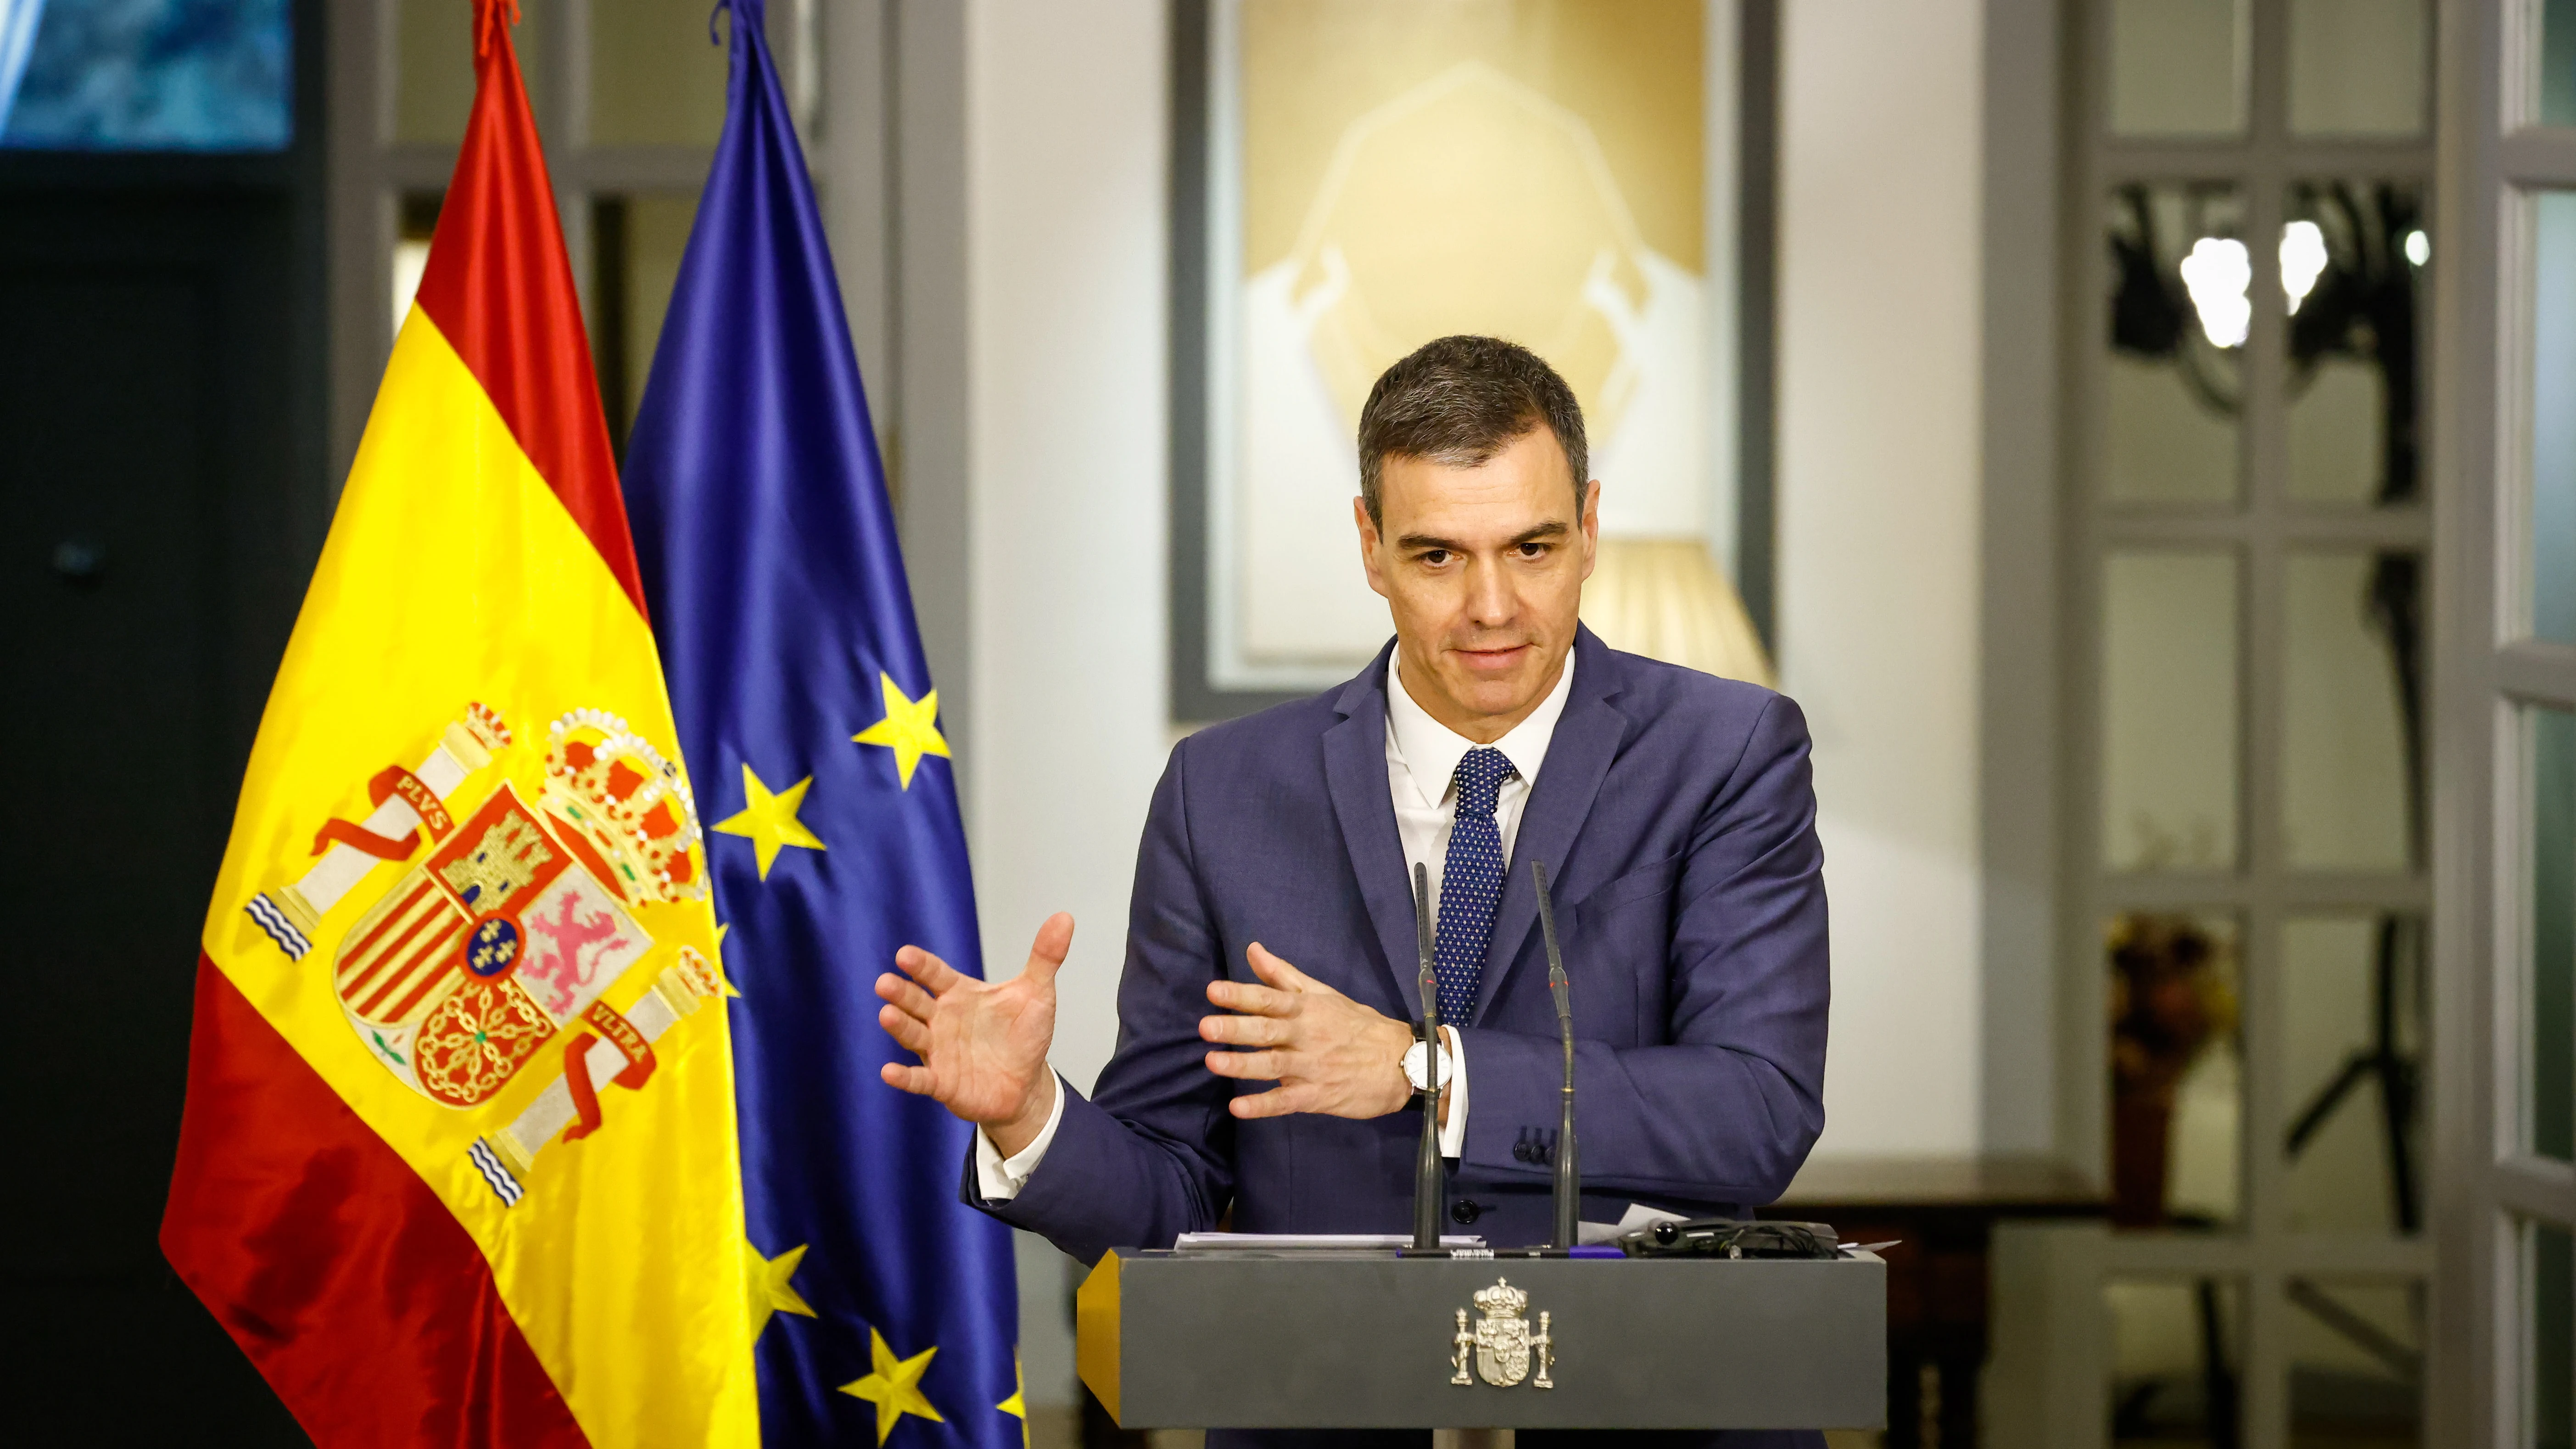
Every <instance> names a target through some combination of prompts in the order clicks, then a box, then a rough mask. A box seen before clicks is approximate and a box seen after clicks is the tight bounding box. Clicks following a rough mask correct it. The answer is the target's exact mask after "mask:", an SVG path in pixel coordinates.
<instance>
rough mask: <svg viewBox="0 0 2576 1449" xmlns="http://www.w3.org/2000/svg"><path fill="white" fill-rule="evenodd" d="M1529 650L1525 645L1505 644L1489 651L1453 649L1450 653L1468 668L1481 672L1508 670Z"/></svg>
mask: <svg viewBox="0 0 2576 1449" xmlns="http://www.w3.org/2000/svg"><path fill="white" fill-rule="evenodd" d="M1529 648H1530V646H1529V645H1527V644H1506V645H1502V646H1500V647H1496V648H1490V649H1454V650H1451V651H1450V652H1451V653H1453V654H1456V655H1457V656H1458V657H1459V658H1460V659H1461V660H1463V661H1465V663H1466V665H1467V667H1468V668H1470V669H1474V670H1480V671H1481V670H1492V669H1508V668H1510V667H1511V666H1512V665H1514V664H1517V663H1519V662H1520V657H1521V655H1522V654H1523V653H1525V652H1526V651H1527V650H1528V649H1529Z"/></svg>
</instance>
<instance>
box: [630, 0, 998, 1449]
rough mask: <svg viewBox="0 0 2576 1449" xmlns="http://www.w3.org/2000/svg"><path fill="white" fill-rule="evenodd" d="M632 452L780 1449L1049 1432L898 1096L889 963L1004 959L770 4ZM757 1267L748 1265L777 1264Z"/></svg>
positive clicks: (941, 1156) (944, 1142) (746, 18)
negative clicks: (879, 983) (1034, 1415)
mask: <svg viewBox="0 0 2576 1449" xmlns="http://www.w3.org/2000/svg"><path fill="white" fill-rule="evenodd" d="M729 8H730V9H731V10H732V12H733V17H732V18H733V25H732V30H733V39H732V81H731V94H730V101H729V109H728V111H727V114H726V118H725V128H724V134H723V138H722V139H721V140H720V141H719V142H718V144H717V149H716V160H715V169H714V171H713V172H712V173H711V174H710V175H709V177H708V179H707V187H706V191H705V194H704V196H703V197H702V199H701V200H700V201H699V203H698V213H697V221H696V225H695V227H694V229H693V230H692V232H691V233H690V237H689V245H688V250H687V252H686V254H685V256H684V258H683V260H682V262H681V264H680V275H679V281H678V284H677V286H676V287H675V289H674V290H673V293H672V296H671V306H670V311H669V314H668V317H667V319H666V320H665V321H664V323H663V326H662V335H661V341H660V344H659V346H658V348H657V350H656V352H655V355H654V359H653V370H652V375H651V377H650V379H649V380H648V381H647V383H646V385H645V389H644V396H643V400H642V405H641V407H640V409H639V411H638V413H637V417H636V422H635V429H634V435H633V438H632V440H631V443H630V445H629V448H628V451H627V457H626V466H625V478H626V507H627V516H628V518H629V519H630V520H631V522H632V525H633V528H634V534H635V549H636V554H637V557H638V560H639V561H640V562H641V564H642V566H643V574H644V587H645V595H646V598H647V600H648V601H649V603H650V605H651V608H652V614H653V626H654V633H655V635H656V637H657V638H658V639H659V640H660V642H661V647H662V659H663V663H664V665H665V666H666V668H667V669H668V670H669V672H670V688H671V703H672V707H673V709H674V711H675V713H676V714H677V716H678V718H679V728H680V744H681V748H682V749H683V751H684V752H685V754H686V757H687V759H688V764H689V771H690V775H691V778H692V780H693V781H694V784H695V788H696V789H697V791H698V809H699V814H700V817H701V818H702V819H704V820H706V821H707V822H709V825H708V830H709V834H708V836H707V859H708V861H709V863H710V867H711V869H712V873H713V876H714V886H715V898H716V909H717V918H718V920H719V921H720V922H722V923H723V925H724V927H725V928H726V934H725V936H724V938H723V958H724V967H725V970H726V972H727V974H728V976H729V977H730V979H731V981H732V983H733V984H734V986H735V987H737V988H738V989H739V991H740V993H741V995H740V998H739V999H737V1000H735V1001H734V1002H733V1003H732V1004H731V1011H732V1024H733V1043H734V1070H735V1073H736V1087H735V1096H736V1102H737V1104H738V1110H739V1115H740V1120H741V1131H742V1165H743V1192H744V1195H745V1198H746V1202H745V1207H746V1208H747V1210H748V1211H747V1221H748V1226H749V1230H750V1235H751V1243H750V1246H749V1251H750V1252H753V1253H756V1254H757V1255H758V1262H756V1263H754V1264H753V1267H754V1268H755V1270H756V1272H757V1274H758V1281H757V1283H756V1285H755V1292H754V1297H753V1304H752V1311H753V1314H754V1317H755V1319H758V1318H760V1317H761V1316H762V1315H763V1314H764V1313H765V1314H766V1321H765V1322H763V1323H761V1324H760V1325H759V1330H758V1331H759V1337H758V1339H757V1341H756V1351H757V1356H758V1360H759V1367H760V1411H761V1425H762V1436H763V1439H764V1441H765V1442H766V1443H768V1444H771V1445H803V1444H856V1445H865V1444H869V1443H872V1442H873V1443H878V1444H886V1445H890V1446H892V1449H902V1446H906V1445H913V1446H927V1445H931V1444H960V1445H964V1444H973V1445H991V1446H999V1445H1005V1444H1010V1445H1018V1444H1022V1443H1024V1435H1023V1429H1024V1422H1025V1421H1024V1418H1023V1417H1022V1416H1021V1400H1020V1397H1019V1384H1018V1370H1017V1364H1016V1356H1015V1347H1014V1345H1015V1342H1016V1339H1017V1336H1018V1307H1017V1302H1016V1299H1017V1292H1016V1287H1015V1283H1014V1279H1013V1276H1012V1266H1011V1243H1010V1234H1009V1230H1008V1229H1006V1228H1004V1227H1002V1226H1001V1225H1000V1224H999V1223H996V1222H994V1221H993V1220H991V1219H989V1218H987V1217H985V1216H983V1215H982V1214H980V1213H977V1212H974V1211H973V1210H971V1209H969V1208H967V1207H966V1206H964V1205H963V1204H961V1203H960V1202H959V1201H958V1195H957V1194H958V1183H959V1180H960V1174H961V1172H962V1170H963V1165H964V1163H965V1161H966V1157H967V1150H968V1146H969V1137H968V1129H967V1128H966V1127H965V1125H964V1124H962V1123H960V1122H958V1121H957V1120H956V1119H954V1118H952V1117H950V1116H949V1115H948V1114H947V1112H945V1111H944V1110H942V1109H941V1108H940V1107H939V1106H938V1105H937V1104H936V1103H934V1102H932V1101H930V1100H928V1099H926V1098H919V1097H912V1096H908V1095H906V1094H904V1093H902V1092H898V1091H896V1090H895V1089H894V1088H892V1087H889V1086H887V1085H885V1083H884V1082H883V1081H881V1080H880V1079H879V1078H878V1075H877V1069H878V1067H879V1066H880V1065H881V1064H882V1063H884V1062H886V1061H889V1060H893V1059H896V1058H897V1057H898V1056H900V1059H901V1060H904V1061H906V1062H909V1061H911V1060H912V1058H911V1057H910V1055H909V1054H903V1053H901V1049H900V1048H898V1047H896V1046H895V1045H894V1043H893V1042H892V1041H891V1040H890V1039H889V1038H888V1037H887V1036H886V1034H885V1032H884V1031H883V1029H881V1028H880V1027H879V1026H878V1025H877V1021H876V1013H877V1005H878V1002H877V999H876V997H875V994H874V986H873V983H874V982H875V980H876V977H877V975H878V973H880V972H882V971H885V970H888V969H891V967H892V965H893V961H894V953H895V949H896V948H897V947H899V946H902V945H904V944H906V943H912V944H917V945H920V946H923V947H925V948H927V949H929V950H931V951H934V952H936V953H938V954H939V955H940V956H941V957H943V958H944V959H946V960H947V961H948V963H949V964H951V965H953V966H955V967H956V968H957V969H958V970H960V971H964V972H967V973H969V974H971V975H979V976H980V975H981V974H982V970H983V968H982V957H981V952H980V950H979V948H978V945H977V940H976V929H975V900H974V886H973V882H972V880H971V878H970V877H969V875H968V872H967V862H966V837H965V830H964V827H963V825H962V823H961V822H960V819H959V816H958V808H957V786H956V779H955V777H954V776H953V775H951V774H950V764H949V759H948V751H949V747H948V744H947V742H946V740H945V739H944V737H943V736H942V734H941V731H940V726H939V722H938V714H937V710H938V696H937V694H936V693H935V691H934V689H933V687H932V681H931V678H930V671H929V667H928V665H927V664H926V663H925V662H924V660H923V657H922V652H921V638H920V634H919V632H918V630H917V629H916V628H915V626H914V622H913V615H912V600H911V595H910V593H909V592H908V590H907V585H906V583H905V579H904V566H903V557H902V554H901V552H900V550H899V548H898V546H897V542H896V538H895V529H894V517H893V511H892V508H891V506H890V504H889V502H888V499H887V495H886V486H885V476H884V473H883V470H882V468H881V467H880V465H879V462H878V458H877V451H876V443H875V436H874V434H873V433H872V432H871V431H870V428H869V424H868V407H867V400H866V398H865V396H864V395H863V394H862V393H861V391H860V386H859V371H858V364H857V360H856V358H855V357H854V356H853V354H852V352H851V348H850V336H849V327H848V323H847V321H846V319H845V318H844V316H843V314H842V310H841V294H840V289H839V286H838V284H837V282H836V281H835V279H834V276H833V271H832V261H831V255H830V252H829V250H828V248H827V246H826V243H825V240H824V235H823V227H822V223H821V219H820V217H819V215H818V214H817V212H816V210H815V206H814V195H813V188H812V184H811V182H810V180H809V178H808V177H807V174H806V170H805V158H804V153H803V151H802V149H801V148H800V147H799V146H798V144H797V141H796V133H795V130H794V127H793V126H792V125H791V124H790V119H789V117H790V113H789V111H788V108H787V102H786V99H785V97H784V95H783V94H782V92H781V90H780V87H779V82H778V73H777V68H776V66H775V65H774V64H773V62H772V61H771V58H770V54H769V50H768V47H767V44H766V42H765V40H764V39H763V36H762V32H761V6H760V4H759V3H758V0H731V4H730V7H729ZM747 1261H748V1260H747Z"/></svg>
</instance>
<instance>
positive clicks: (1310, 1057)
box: [1199, 941, 1414, 1117]
mask: <svg viewBox="0 0 2576 1449" xmlns="http://www.w3.org/2000/svg"><path fill="white" fill-rule="evenodd" d="M1243 954H1244V959H1245V960H1246V961H1248V962H1249V963H1251V966H1252V974H1253V975H1255V976H1258V977H1260V978H1261V980H1262V981H1263V983H1265V984H1263V985H1260V986H1254V985H1251V984H1249V983H1247V982H1241V981H1212V982H1209V983H1208V990H1207V994H1208V1000H1210V1001H1212V1002H1214V1003H1216V1004H1217V1005H1218V1006H1220V1007H1223V1008H1224V1009H1226V1010H1228V1011H1232V1012H1238V1013H1240V1014H1239V1015H1235V1016H1209V1017H1202V1018H1200V1020H1199V1035H1200V1036H1201V1037H1203V1038H1205V1039H1206V1040H1208V1041H1212V1042H1217V1043H1220V1044H1222V1045H1225V1046H1238V1047H1251V1048H1254V1050H1252V1051H1214V1052H1209V1053H1208V1054H1207V1068H1208V1070H1209V1071H1211V1072H1214V1073H1216V1074H1217V1075H1218V1076H1220V1077H1234V1078H1237V1079H1239V1080H1242V1081H1249V1082H1277V1083H1278V1084H1279V1085H1278V1086H1276V1087H1273V1088H1271V1089H1270V1090H1269V1091H1267V1092H1261V1093H1257V1094H1255V1095H1252V1096H1244V1097H1237V1098H1235V1099H1234V1100H1233V1101H1232V1102H1231V1103H1229V1104H1227V1105H1228V1109H1229V1110H1231V1111H1232V1112H1233V1113H1234V1115H1235V1116H1237V1117H1284V1116H1286V1115H1288V1114H1289V1113H1291V1112H1319V1113H1322V1114H1323V1115H1325V1116H1328V1117H1383V1116H1385V1115H1386V1114H1387V1113H1389V1112H1393V1111H1395V1110H1397V1109H1398V1108H1400V1107H1402V1106H1404V1105H1405V1103H1407V1102H1409V1101H1411V1100H1412V1099H1413V1087H1412V1084H1410V1083H1409V1082H1407V1081H1406V1080H1405V1077H1404V1051H1405V1048H1407V1047H1409V1046H1411V1045H1412V1044H1413V1041H1414V1032H1413V1028H1412V1027H1411V1026H1409V1025H1407V1024H1406V1023H1404V1022H1401V1021H1397V1020H1395V1019H1394V1018H1392V1017H1387V1016H1381V1015H1379V1014H1378V1013H1377V1012H1374V1011H1371V1010H1370V1009H1368V1008H1367V1007H1365V1006H1362V1005H1360V1004H1359V1003H1358V1002H1356V1001H1353V1000H1351V999H1350V998H1349V997H1347V996H1344V995H1343V994H1342V993H1340V992H1338V991H1335V990H1334V989H1333V988H1331V987H1329V986H1326V985H1325V984H1324V983H1322V982H1320V981H1317V980H1315V979H1314V978H1312V977H1310V976H1308V975H1307V974H1306V973H1304V972H1302V971H1300V970H1298V969H1297V968H1296V967H1294V966H1291V965H1289V964H1288V963H1287V962H1285V961H1282V960H1280V959H1279V958H1278V957H1276V956H1274V955H1272V954H1270V952H1268V951H1267V950H1264V949H1263V948H1262V946H1261V944H1260V943H1259V942H1257V941H1256V942H1254V943H1253V944H1252V946H1251V947H1250V948H1249V949H1247V950H1246V951H1245V952H1244V953H1243Z"/></svg>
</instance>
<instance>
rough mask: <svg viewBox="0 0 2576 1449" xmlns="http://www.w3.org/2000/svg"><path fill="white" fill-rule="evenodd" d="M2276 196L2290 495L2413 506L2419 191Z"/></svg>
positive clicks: (2305, 188)
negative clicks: (2280, 209) (2286, 344)
mask: <svg viewBox="0 0 2576 1449" xmlns="http://www.w3.org/2000/svg"><path fill="white" fill-rule="evenodd" d="M2287 202H2288V211H2287V213H2286V215H2287V217H2288V220H2287V221H2286V222H2285V224H2284V225H2283V226H2282V229H2281V241H2280V261H2281V285H2282V288H2283V291H2284V292H2285V294H2286V295H2285V297H2284V300H2285V301H2286V302H2287V303H2288V305H2289V309H2290V348H2289V353H2290V355H2289V369H2290V370H2289V383H2288V387H2287V388H2286V390H2285V391H2286V393H2287V395H2288V401H2289V464H2290V473H2289V494H2290V496H2291V497H2292V498H2295V499H2298V500H2299V501H2301V502H2307V503H2344V504H2356V505H2373V504H2375V505H2378V506H2381V507H2394V506H2399V505H2404V504H2410V503H2414V502H2416V501H2418V500H2419V499H2420V498H2421V496H2422V494H2421V491H2420V485H2421V481H2422V473H2421V467H2422V464H2421V460H2420V455H2419V447H2418V427H2417V420H2418V418H2419V417H2420V416H2421V402H2422V386H2421V382H2420V374H2419V373H2418V371H2417V368H2418V365H2419V359H2420V357H2421V353H2420V352H2419V350H2418V338H2419V337H2421V336H2422V335H2423V331H2424V320H2425V319H2424V313H2423V308H2424V305H2425V303H2426V302H2427V301H2428V300H2429V294H2430V292H2431V290H2432V289H2431V287H2430V285H2429V280H2430V279H2429V275H2428V273H2427V272H2426V270H2425V268H2426V265H2427V264H2428V263H2429V262H2430V261H2431V260H2432V256H2433V243H2432V238H2431V237H2430V235H2428V234H2427V233H2426V232H2425V230H2424V193H2423V188H2422V187H2420V186H2418V185H2415V184H2413V183H2406V182H2363V181H2327V180H2317V181H2303V182H2300V183H2298V184H2296V185H2294V186H2292V187H2291V188H2290V193H2289V196H2288V198H2287Z"/></svg>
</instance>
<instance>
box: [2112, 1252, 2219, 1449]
mask: <svg viewBox="0 0 2576 1449" xmlns="http://www.w3.org/2000/svg"><path fill="white" fill-rule="evenodd" d="M2243 1301H2244V1294H2243V1292H2242V1290H2241V1289H2240V1288H2239V1287H2238V1285H2237V1283H2236V1282H2235V1280H2233V1279H2228V1278H2203V1279H2200V1280H2198V1281H2189V1280H2186V1281H2183V1282H2178V1283H2177V1282H2155V1281H2146V1280H2138V1279H2120V1278H2114V1279H2112V1280H2111V1281H2110V1282H2108V1283H2105V1284H2104V1285H2103V1286H2102V1302H2103V1307H2104V1308H2105V1309H2106V1310H2107V1311H2108V1313H2109V1315H2110V1319H2111V1324H2110V1330H2111V1331H2110V1339H2111V1383H2110V1391H2111V1404H2110V1409H2111V1442H2112V1443H2113V1444H2114V1445H2134V1446H2138V1449H2148V1446H2153V1449H2187V1446H2200V1445H2206V1446H2209V1449H2219V1446H2222V1445H2224V1446H2229V1449H2232V1446H2234V1445H2237V1444H2240V1443H2242V1442H2244V1441H2243V1437H2242V1432H2241V1429H2240V1421H2239V1416H2238V1412H2237V1405H2238V1404H2239V1403H2240V1402H2241V1400H2242V1398H2243V1395H2242V1393H2241V1390H2240V1385H2241V1384H2242V1382H2243V1380H2242V1377H2241V1375H2242V1372H2243V1362H2244V1360H2243V1353H2244V1339H2245V1330H2244V1316H2243Z"/></svg>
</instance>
